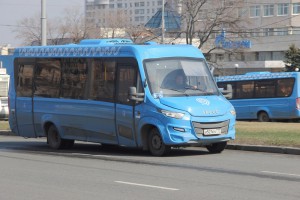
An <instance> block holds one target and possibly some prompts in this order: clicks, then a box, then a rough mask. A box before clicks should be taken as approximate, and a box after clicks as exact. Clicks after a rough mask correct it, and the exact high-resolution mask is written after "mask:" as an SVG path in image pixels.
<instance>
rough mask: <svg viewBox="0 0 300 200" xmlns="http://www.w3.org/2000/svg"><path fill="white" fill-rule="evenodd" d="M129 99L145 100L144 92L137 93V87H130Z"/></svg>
mask: <svg viewBox="0 0 300 200" xmlns="http://www.w3.org/2000/svg"><path fill="white" fill-rule="evenodd" d="M128 94H129V100H131V101H144V96H145V94H144V93H136V87H129V91H128Z"/></svg>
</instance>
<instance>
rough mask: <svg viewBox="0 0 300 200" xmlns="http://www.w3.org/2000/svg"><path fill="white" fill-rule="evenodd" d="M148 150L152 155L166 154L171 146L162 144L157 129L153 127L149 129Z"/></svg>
mask: <svg viewBox="0 0 300 200" xmlns="http://www.w3.org/2000/svg"><path fill="white" fill-rule="evenodd" d="M148 145H149V151H150V153H151V154H152V155H153V156H164V155H167V154H168V153H169V152H170V150H171V147H170V146H167V145H165V144H164V141H163V140H162V138H161V136H160V133H159V131H158V130H157V129H156V128H154V129H152V130H151V131H150V133H149V137H148Z"/></svg>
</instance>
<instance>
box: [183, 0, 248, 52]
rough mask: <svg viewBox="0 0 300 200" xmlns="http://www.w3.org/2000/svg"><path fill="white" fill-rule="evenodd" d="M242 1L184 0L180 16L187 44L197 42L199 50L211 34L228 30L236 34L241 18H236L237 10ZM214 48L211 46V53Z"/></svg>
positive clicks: (239, 27)
mask: <svg viewBox="0 0 300 200" xmlns="http://www.w3.org/2000/svg"><path fill="white" fill-rule="evenodd" d="M242 4H243V1H242V0H226V1H225V0H184V1H182V6H183V10H184V13H183V15H182V19H183V25H184V33H185V38H186V43H187V44H193V43H194V41H195V40H198V42H199V43H198V48H199V49H201V48H202V47H203V46H204V45H205V43H206V42H207V41H208V40H209V39H210V37H211V36H212V34H215V33H220V31H221V30H222V29H224V28H225V29H228V30H231V31H233V32H236V33H238V32H239V31H238V30H239V29H241V28H242V27H241V24H242V23H241V21H242V20H243V19H242V18H239V17H237V10H238V8H240V7H241V6H242ZM214 48H215V46H211V49H210V50H209V52H210V51H212V50H214Z"/></svg>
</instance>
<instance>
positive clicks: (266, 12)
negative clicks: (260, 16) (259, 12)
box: [264, 5, 274, 17]
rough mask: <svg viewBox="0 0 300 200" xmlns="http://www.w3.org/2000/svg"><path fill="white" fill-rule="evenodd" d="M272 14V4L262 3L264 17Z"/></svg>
mask: <svg viewBox="0 0 300 200" xmlns="http://www.w3.org/2000/svg"><path fill="white" fill-rule="evenodd" d="M273 15H274V5H264V17H269V16H273Z"/></svg>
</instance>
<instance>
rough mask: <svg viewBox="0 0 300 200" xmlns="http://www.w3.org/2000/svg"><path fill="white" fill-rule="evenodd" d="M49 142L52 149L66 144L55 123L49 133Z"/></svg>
mask: <svg viewBox="0 0 300 200" xmlns="http://www.w3.org/2000/svg"><path fill="white" fill-rule="evenodd" d="M47 139H48V144H49V146H50V147H51V148H52V149H61V148H62V147H63V146H64V144H63V142H62V139H61V137H60V135H59V133H58V130H57V128H56V127H55V126H54V125H51V126H50V127H49V129H48V133H47Z"/></svg>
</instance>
